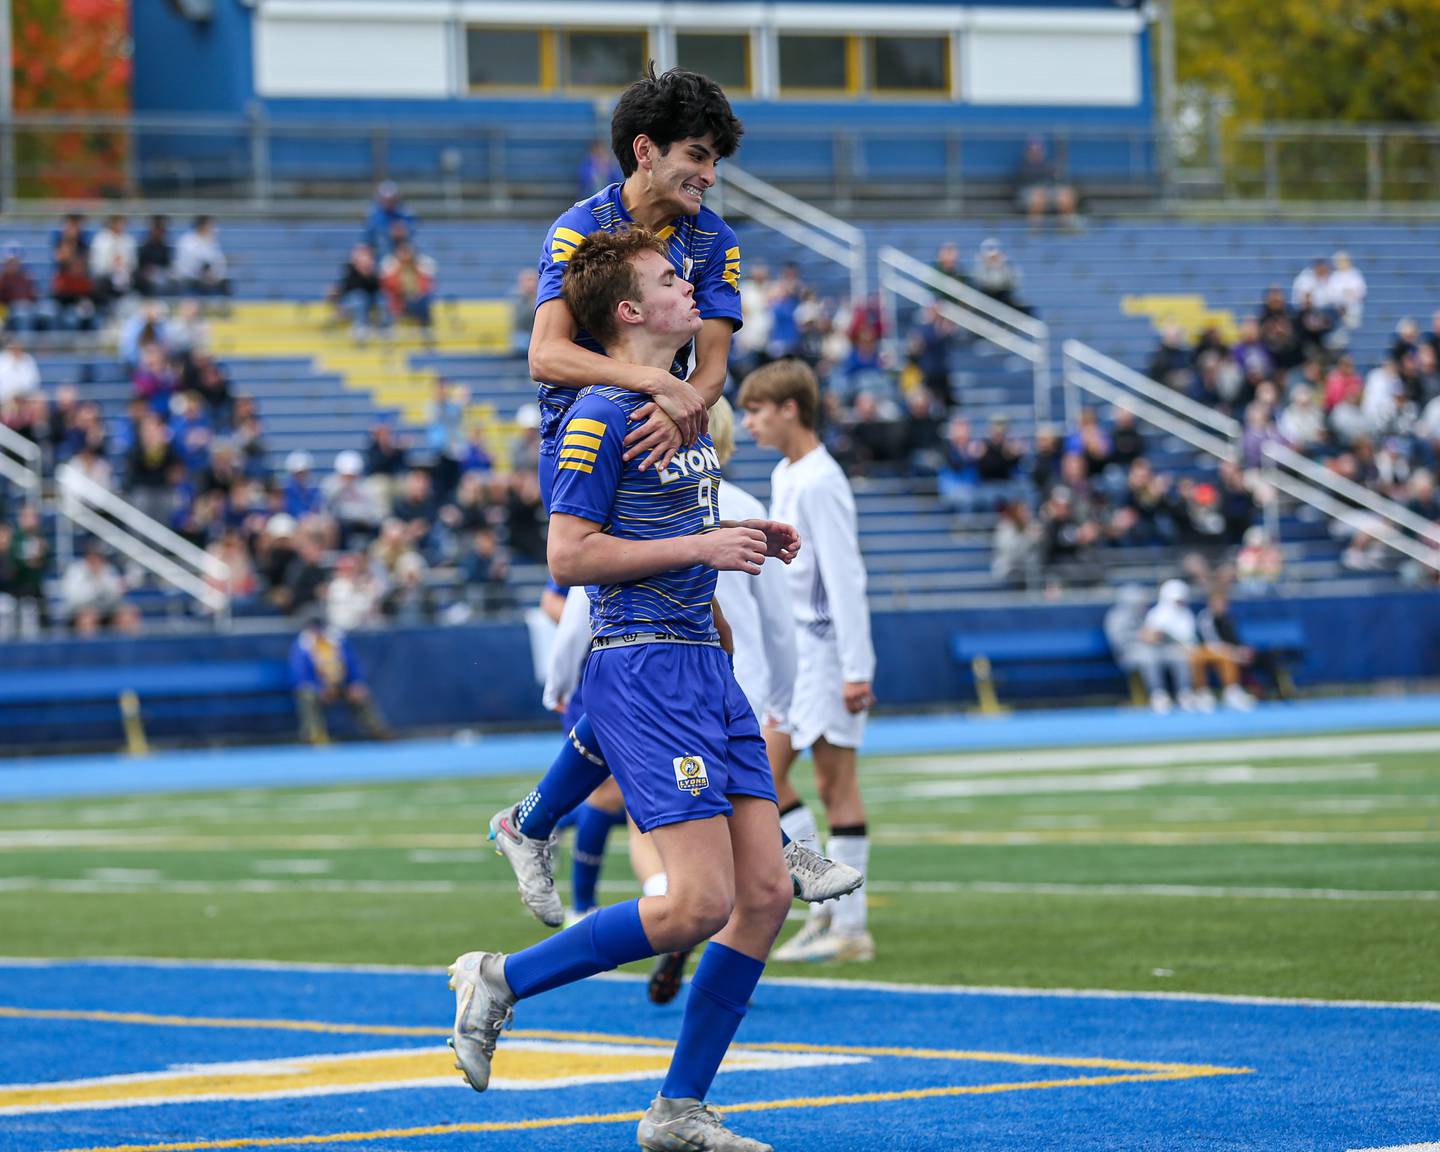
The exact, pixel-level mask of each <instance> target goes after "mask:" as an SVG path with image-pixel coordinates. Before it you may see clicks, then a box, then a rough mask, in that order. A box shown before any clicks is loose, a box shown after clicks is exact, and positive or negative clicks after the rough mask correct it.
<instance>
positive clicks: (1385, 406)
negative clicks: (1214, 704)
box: [1147, 252, 1440, 581]
mask: <svg viewBox="0 0 1440 1152" xmlns="http://www.w3.org/2000/svg"><path fill="white" fill-rule="evenodd" d="M1365 296H1366V284H1365V278H1364V275H1363V274H1362V273H1361V271H1360V270H1359V269H1358V268H1356V267H1355V265H1354V262H1353V261H1352V260H1351V259H1350V257H1349V256H1348V255H1347V254H1346V253H1345V252H1336V253H1335V254H1334V255H1333V257H1330V258H1321V259H1316V260H1315V261H1313V262H1312V263H1311V264H1309V265H1307V266H1306V267H1305V268H1303V269H1301V271H1300V272H1299V274H1298V275H1297V276H1296V277H1295V279H1294V281H1293V283H1292V284H1291V286H1290V289H1289V292H1288V293H1287V292H1286V290H1285V288H1284V287H1283V286H1281V285H1271V286H1269V287H1268V288H1266V289H1265V291H1264V293H1263V294H1262V296H1261V299H1260V302H1259V304H1258V305H1257V307H1256V310H1255V312H1254V313H1253V314H1252V315H1249V316H1246V317H1244V318H1242V319H1241V321H1240V322H1239V324H1238V330H1237V331H1236V333H1235V337H1234V339H1233V340H1232V339H1227V337H1226V335H1225V333H1223V332H1222V331H1221V330H1220V329H1219V328H1218V327H1213V326H1212V327H1209V328H1207V329H1205V330H1204V331H1202V332H1200V333H1198V334H1197V335H1196V337H1195V339H1194V340H1193V342H1192V341H1191V340H1190V339H1189V338H1188V336H1187V334H1186V333H1185V331H1184V330H1183V329H1182V328H1181V327H1180V325H1178V324H1174V323H1170V324H1166V325H1164V326H1163V328H1162V332H1161V336H1160V341H1159V344H1158V346H1157V347H1156V349H1155V351H1154V353H1153V354H1152V356H1151V358H1150V362H1149V364H1148V365H1147V372H1148V374H1149V375H1150V376H1152V377H1153V378H1154V379H1157V380H1159V381H1161V382H1163V383H1164V384H1166V385H1168V386H1169V387H1171V388H1173V389H1175V390H1176V391H1178V392H1180V393H1182V394H1184V395H1186V396H1188V397H1189V398H1190V399H1192V400H1196V401H1198V402H1200V403H1202V404H1205V405H1206V406H1207V407H1210V408H1212V409H1214V410H1215V411H1218V412H1222V413H1225V414H1227V415H1230V416H1232V417H1234V418H1235V419H1237V420H1239V421H1240V423H1241V426H1242V429H1243V431H1242V437H1241V444H1240V461H1239V463H1240V466H1241V468H1242V469H1243V471H1244V472H1245V474H1246V476H1247V477H1249V479H1250V482H1251V484H1252V487H1258V486H1260V485H1261V484H1262V480H1261V472H1262V470H1263V468H1264V466H1265V464H1266V458H1267V448H1268V446H1270V445H1277V446H1282V447H1284V448H1288V449H1291V450H1293V451H1295V452H1297V453H1299V454H1301V455H1302V456H1304V457H1307V458H1308V459H1310V460H1312V461H1314V462H1316V463H1318V464H1319V465H1321V466H1323V467H1324V468H1326V469H1328V470H1329V471H1330V472H1332V473H1333V474H1334V475H1335V476H1337V477H1340V478H1343V479H1344V480H1349V481H1353V482H1355V483H1357V484H1359V485H1361V486H1362V487H1364V488H1367V489H1369V490H1370V491H1372V492H1375V493H1377V494H1378V495H1380V496H1383V497H1386V498H1387V499H1389V500H1392V501H1395V502H1396V503H1397V504H1399V505H1401V506H1403V507H1404V508H1405V509H1407V510H1408V511H1410V512H1412V513H1414V514H1416V515H1417V516H1419V517H1421V518H1422V519H1424V520H1427V521H1430V522H1432V523H1435V522H1437V521H1440V501H1437V498H1436V493H1435V487H1436V483H1435V476H1436V470H1437V468H1440V311H1437V312H1436V313H1435V314H1434V316H1433V317H1432V318H1431V326H1430V329H1429V330H1428V331H1422V330H1421V328H1420V326H1419V325H1418V324H1417V323H1416V322H1415V321H1414V320H1412V319H1409V318H1406V319H1402V320H1400V321H1399V323H1398V324H1397V325H1396V327H1395V330H1394V332H1393V333H1392V334H1391V335H1390V336H1389V338H1388V343H1387V346H1386V348H1385V350H1384V352H1383V354H1382V355H1381V356H1380V358H1379V363H1376V364H1373V365H1368V366H1367V367H1366V369H1365V371H1364V372H1363V374H1362V371H1361V369H1360V367H1358V366H1357V364H1356V362H1355V358H1354V356H1353V355H1352V354H1351V347H1352V345H1353V344H1354V337H1355V335H1356V334H1357V332H1359V331H1360V330H1361V328H1362V325H1363V323H1364V315H1365ZM1364 523H1365V525H1366V526H1365V527H1361V528H1355V527H1354V526H1353V525H1345V524H1338V523H1337V527H1336V531H1337V532H1339V533H1344V534H1346V537H1347V542H1346V546H1345V550H1344V552H1343V554H1342V557H1341V563H1342V564H1343V565H1344V566H1345V567H1347V568H1350V569H1353V570H1360V571H1379V570H1394V571H1398V572H1399V573H1400V575H1401V576H1402V578H1404V579H1408V580H1416V581H1419V580H1429V579H1433V576H1432V575H1431V574H1430V573H1429V572H1428V570H1427V569H1426V568H1425V567H1424V566H1423V565H1420V564H1417V563H1414V562H1412V561H1408V560H1405V559H1404V557H1402V556H1401V555H1400V554H1399V553H1397V552H1396V551H1394V550H1393V549H1390V548H1388V547H1385V546H1384V543H1383V541H1384V538H1385V537H1386V534H1387V533H1390V532H1393V531H1396V530H1395V529H1393V528H1391V527H1389V526H1388V525H1387V523H1386V522H1385V521H1384V520H1383V519H1381V518H1379V517H1374V516H1369V515H1367V517H1366V519H1365V521H1364ZM1421 535H1422V537H1423V536H1424V534H1421ZM1425 543H1426V544H1427V545H1428V546H1432V547H1440V528H1437V530H1436V532H1435V533H1434V534H1432V535H1431V536H1430V537H1429V539H1428V541H1425Z"/></svg>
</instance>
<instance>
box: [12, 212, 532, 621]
mask: <svg viewBox="0 0 1440 1152" xmlns="http://www.w3.org/2000/svg"><path fill="white" fill-rule="evenodd" d="M417 226H418V225H417V221H416V219H415V217H414V215H413V214H412V213H410V212H409V211H408V210H407V209H406V208H405V206H404V204H403V203H402V202H401V201H400V198H399V195H398V191H397V190H396V189H395V188H394V186H393V185H390V184H384V185H381V186H380V188H379V189H378V190H377V195H376V199H375V202H374V204H373V205H372V206H371V208H370V211H369V214H368V216H367V218H366V221H365V225H364V231H363V239H362V241H361V242H360V243H357V245H356V246H355V248H354V249H353V250H352V253H351V260H350V261H349V262H348V263H347V269H348V270H350V271H352V272H354V273H356V277H355V282H354V283H351V284H350V285H349V286H348V287H349V290H347V291H345V292H343V293H337V295H336V297H335V300H336V303H337V304H340V305H343V306H344V307H345V308H346V309H347V314H348V316H349V317H350V319H351V320H352V321H353V323H354V325H355V327H356V329H357V334H360V335H363V336H368V335H369V333H370V332H371V331H373V330H374V329H377V328H384V327H388V326H389V325H390V324H391V323H392V321H393V320H394V319H396V318H401V317H408V318H411V319H413V320H414V321H416V322H417V323H418V324H419V325H420V326H421V327H422V329H423V330H425V331H427V332H428V330H429V328H430V325H431V311H430V299H431V294H432V292H433V264H432V263H430V262H429V261H428V259H427V258H425V257H423V256H420V255H419V254H418V253H417V251H416V249H415V246H414V235H415V231H416V229H417ZM166 236H167V233H166V221H165V220H164V218H163V217H156V218H155V219H154V220H153V221H152V226H151V229H150V231H149V232H148V233H147V234H146V236H145V237H143V238H140V239H137V238H136V237H134V236H131V235H130V234H129V233H128V232H127V229H126V221H125V219H124V217H122V216H112V217H110V218H109V219H108V220H107V221H106V224H105V227H104V228H103V229H102V230H100V231H99V232H97V233H95V234H91V233H90V232H89V231H88V230H87V229H86V227H85V221H84V219H83V218H82V217H80V216H77V215H72V216H67V217H66V218H65V220H64V221H63V222H62V223H61V225H60V227H59V228H57V229H56V232H55V234H54V236H53V237H52V249H53V252H54V256H55V267H56V274H57V275H59V274H61V273H62V272H64V271H65V270H66V269H69V271H70V272H72V273H73V274H74V275H75V276H76V277H77V278H78V276H79V275H80V273H81V272H82V271H83V272H84V273H85V274H86V275H87V276H89V277H90V278H91V282H92V288H91V289H87V290H86V291H85V292H84V293H81V294H80V295H79V296H76V297H75V298H74V299H71V300H68V301H64V302H60V303H57V302H55V301H54V300H51V301H48V302H47V301H46V300H43V299H35V298H33V297H34V295H35V294H34V293H31V292H27V290H26V288H25V285H26V283H27V282H28V272H27V271H26V269H25V267H24V264H23V262H21V261H20V259H19V254H18V249H15V248H14V247H13V246H11V247H8V248H7V249H6V259H5V262H4V266H3V272H0V288H3V290H4V292H5V295H4V296H0V300H3V301H4V302H5V303H6V305H7V310H6V328H7V329H8V331H7V334H6V336H5V338H4V339H3V342H0V423H3V424H4V426H5V427H7V428H8V429H9V430H11V431H12V432H15V433H17V434H19V435H20V436H22V437H24V438H25V439H27V440H29V441H30V442H31V443H33V444H34V445H35V446H36V447H37V448H38V449H39V450H40V454H41V459H42V461H43V464H42V468H43V471H44V472H45V474H46V475H47V476H49V475H53V474H54V472H55V470H56V469H57V468H58V467H60V466H62V465H63V466H67V467H69V468H72V469H74V470H76V471H78V472H80V473H83V474H84V476H86V477H87V478H88V479H90V480H91V481H93V482H95V483H96V484H98V485H99V486H101V487H102V488H105V489H107V490H110V491H113V492H115V493H117V494H119V495H121V496H123V497H124V498H125V499H126V500H128V501H129V502H130V503H131V504H133V505H134V506H135V507H136V508H138V509H139V510H140V511H141V512H143V513H144V514H146V515H147V516H149V517H151V518H152V519H154V520H156V521H158V522H159V523H160V524H162V525H164V526H166V527H168V528H171V529H172V530H174V531H175V532H177V533H178V534H179V535H180V536H182V537H183V538H185V539H186V540H188V541H189V542H190V543H192V544H194V545H195V546H196V547H198V548H200V549H203V550H204V551H206V552H208V553H209V554H210V555H212V556H214V557H216V558H218V559H220V560H221V561H223V562H224V564H225V565H226V568H227V570H228V572H229V575H228V577H227V578H225V579H223V580H222V579H219V578H215V579H212V581H211V582H212V584H215V585H217V586H222V589H223V591H224V592H225V593H226V595H227V597H228V601H229V605H230V610H231V611H232V612H233V613H236V614H247V613H282V614H285V615H286V616H290V617H293V618H294V619H295V620H296V621H297V622H298V621H299V620H301V619H303V618H305V616H306V614H307V613H310V614H313V613H314V612H316V611H319V612H321V613H323V614H324V615H325V616H326V617H327V618H328V619H329V620H330V621H331V623H333V624H336V625H337V626H340V627H344V628H353V627H359V626H364V625H367V624H375V623H379V622H381V621H385V620H389V621H395V622H403V623H422V622H454V621H459V620H462V619H466V618H469V617H471V616H474V615H484V614H490V613H494V612H499V611H503V610H505V609H507V608H509V607H510V606H511V605H512V599H513V598H512V594H511V588H510V574H511V566H512V563H514V562H522V563H543V561H544V549H545V522H544V517H543V514H542V513H541V511H540V498H539V492H538V488H537V486H536V484H535V483H534V464H533V461H532V462H531V463H530V466H529V467H528V469H527V470H526V475H524V476H521V475H518V474H515V473H507V472H505V471H503V469H504V467H505V465H506V464H507V463H509V462H510V461H511V460H512V459H513V460H516V461H519V462H521V463H523V462H525V461H526V459H527V457H528V454H529V452H530V450H531V448H533V446H534V442H535V439H536V432H535V429H536V428H537V427H538V412H533V411H531V410H530V409H531V408H533V406H527V408H526V409H525V410H523V411H522V413H521V414H520V421H519V422H520V425H521V433H520V436H519V438H518V439H517V442H516V444H515V445H514V446H513V447H512V448H511V449H510V450H509V451H507V452H506V453H505V454H504V458H503V459H502V460H501V462H500V469H501V470H497V468H496V466H495V463H494V461H493V460H492V459H491V451H490V448H489V446H488V445H489V435H488V430H487V428H486V427H484V426H483V424H479V423H476V422H474V421H471V420H469V419H468V418H467V417H468V413H469V407H470V405H469V394H468V392H467V390H466V389H465V388H464V387H462V386H456V385H452V384H450V383H449V382H447V381H443V380H442V381H440V383H439V384H438V385H437V389H436V394H435V398H434V401H433V403H432V406H431V417H430V419H429V421H428V424H427V426H426V427H425V428H424V429H423V430H422V432H421V434H420V435H419V436H416V437H414V438H413V439H412V437H411V436H410V435H408V434H406V433H405V432H403V431H400V430H397V429H396V428H395V427H394V426H392V425H391V424H390V423H389V422H387V421H381V422H377V423H376V424H375V425H374V426H373V427H372V429H371V431H370V433H369V437H368V440H367V441H366V442H365V443H363V444H361V443H357V445H356V446H355V448H354V449H351V450H346V451H342V452H339V453H338V454H336V456H335V457H334V459H333V460H327V461H326V462H325V463H326V464H327V465H329V467H328V468H327V469H326V471H327V472H328V473H329V474H328V475H326V476H325V478H324V479H323V480H319V479H317V468H316V465H315V461H314V460H313V458H312V457H311V455H310V453H308V452H304V451H297V452H291V453H290V454H289V455H288V456H287V457H286V458H285V460H284V467H283V468H280V469H275V468H273V467H272V465H271V463H270V461H271V459H272V453H271V452H270V450H269V446H268V445H267V440H266V428H265V422H264V418H263V414H262V412H261V408H260V405H259V403H258V401H257V400H256V399H255V398H254V397H252V396H247V395H245V394H244V393H243V390H241V389H239V388H237V386H236V384H235V383H234V381H233V380H232V378H231V375H230V373H229V371H228V370H227V368H226V366H225V365H224V364H223V363H222V362H221V361H220V360H218V359H217V358H216V356H215V355H214V353H213V351H212V348H211V333H210V324H209V320H208V318H207V317H208V314H209V313H208V308H207V307H206V306H205V304H204V301H205V299H206V298H207V297H210V296H214V295H225V294H228V292H229V289H230V284H229V279H228V273H227V271H226V264H225V259H224V255H223V252H221V250H220V249H219V246H218V239H217V229H216V227H215V225H214V222H213V221H212V220H210V219H209V218H206V217H201V218H198V219H197V220H196V222H195V227H194V228H193V229H192V230H191V231H190V232H187V233H186V234H185V235H184V236H182V237H181V239H180V242H179V244H178V245H176V246H175V247H174V248H173V250H172V248H171V246H170V244H169V242H168V240H167V238H166ZM377 251H378V252H379V253H381V258H380V260H379V262H378V263H377V262H376V261H375V253H376V252H377ZM367 273H373V278H372V279H371V280H370V281H369V282H368V283H367V282H365V280H366V275H367ZM96 285H99V287H98V288H97V287H95V286H96ZM102 323H103V324H105V325H107V330H108V334H109V335H110V336H111V337H113V339H114V344H115V349H116V352H115V355H116V357H117V359H118V361H119V363H120V365H121V366H122V371H123V372H124V373H125V375H126V376H128V378H129V380H130V385H131V397H130V401H129V404H128V408H127V411H126V417H125V419H124V420H123V421H112V422H111V424H110V426H109V427H107V423H106V420H105V419H104V416H103V414H102V411H101V408H100V406H99V404H97V403H95V402H94V401H92V400H88V399H83V398H82V396H83V392H82V389H81V388H80V387H77V383H78V382H70V381H66V382H55V381H48V380H46V379H45V368H44V365H43V363H42V362H37V360H36V358H35V356H34V355H33V354H32V352H31V351H30V348H29V346H28V341H29V340H30V339H31V334H32V333H34V332H44V331H47V330H59V329H65V330H67V331H68V330H74V329H81V328H97V327H98V326H99V325H101V324H102ZM42 360H43V356H42ZM143 580H144V574H143V572H142V571H141V570H140V569H138V568H136V567H135V566H133V565H126V566H117V565H116V563H115V562H114V560H113V559H112V558H111V557H109V556H108V555H107V554H106V551H105V549H104V548H103V547H102V546H101V545H100V544H99V543H98V542H94V541H90V542H86V543H84V545H83V548H82V555H81V556H80V557H79V558H78V559H77V560H76V561H75V562H74V564H72V565H70V566H68V567H66V568H64V570H63V571H58V570H56V569H55V566H54V562H53V558H52V557H51V555H50V544H49V541H48V540H47V538H46V534H45V532H44V531H42V525H41V523H40V521H39V519H38V515H37V512H36V509H35V508H34V507H33V506H32V505H31V504H29V503H25V502H21V501H20V500H19V499H18V497H17V494H16V493H15V492H13V491H9V490H7V489H6V488H5V486H4V485H3V482H0V634H6V633H9V634H15V633H18V634H23V635H34V634H37V633H38V632H40V631H42V630H44V629H46V628H49V627H55V626H64V627H67V628H69V629H71V630H73V631H74V632H75V633H76V634H79V635H92V634H94V633H95V632H97V631H100V630H104V629H111V630H116V631H134V630H136V629H138V628H139V627H140V616H139V614H138V613H137V612H136V611H135V609H134V605H133V603H132V602H131V600H130V599H129V598H128V594H129V593H130V592H131V591H132V590H133V588H134V586H136V585H138V584H140V583H142V582H143ZM47 581H53V582H51V583H49V586H48V589H47Z"/></svg>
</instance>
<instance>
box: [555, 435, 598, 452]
mask: <svg viewBox="0 0 1440 1152" xmlns="http://www.w3.org/2000/svg"><path fill="white" fill-rule="evenodd" d="M562 443H563V445H564V447H566V448H589V449H592V450H594V449H596V448H599V447H600V437H599V436H592V435H590V433H588V432H569V433H566V435H565V439H564V441H563V442H562Z"/></svg>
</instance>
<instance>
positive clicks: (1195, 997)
mask: <svg viewBox="0 0 1440 1152" xmlns="http://www.w3.org/2000/svg"><path fill="white" fill-rule="evenodd" d="M80 965H90V966H93V967H112V968H213V969H234V970H240V971H244V970H256V971H261V972H337V973H346V972H353V973H362V974H367V975H379V976H442V975H444V972H445V970H444V969H443V968H438V967H430V966H428V965H420V964H413V965H406V964H335V963H325V962H322V961H300V960H294V961H292V960H214V959H195V960H187V959H184V958H180V957H167V956H0V968H6V967H10V968H58V967H67V966H80ZM592 979H596V980H615V981H622V982H628V983H641V982H644V981H645V980H646V979H647V977H645V976H642V975H634V976H632V975H629V974H628V973H624V972H609V973H603V974H601V975H599V976H595V977H592ZM766 983H774V984H783V985H787V986H791V987H800V988H827V989H841V990H843V989H860V990H862V991H869V992H900V993H915V994H917V995H922V996H1011V997H1025V996H1038V997H1050V998H1055V999H1076V1000H1159V1001H1178V1002H1182V1003H1200V1004H1237V1005H1253V1006H1256V1007H1262V1008H1265V1007H1269V1008H1344V1009H1361V1010H1365V1009H1370V1010H1374V1009H1387V1010H1388V1009H1400V1010H1405V1011H1416V1012H1440V1001H1430V1000H1326V999H1324V998H1322V997H1310V996H1293V997H1292V996H1248V995H1244V994H1234V993H1224V992H1160V991H1147V990H1134V991H1127V990H1125V989H1118V988H1021V987H1012V986H1008V985H1003V984H1001V985H983V984H902V983H898V982H895V981H884V980H835V979H826V978H824V977H818V976H776V977H767V978H766Z"/></svg>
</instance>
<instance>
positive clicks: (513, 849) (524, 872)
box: [490, 808, 565, 928]
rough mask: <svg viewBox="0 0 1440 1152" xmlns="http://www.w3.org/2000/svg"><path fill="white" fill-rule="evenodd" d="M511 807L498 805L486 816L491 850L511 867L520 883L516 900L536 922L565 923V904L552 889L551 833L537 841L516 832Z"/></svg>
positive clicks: (553, 867)
mask: <svg viewBox="0 0 1440 1152" xmlns="http://www.w3.org/2000/svg"><path fill="white" fill-rule="evenodd" d="M515 814H516V809H515V808H502V809H501V810H500V811H499V812H497V813H495V815H494V816H492V817H490V839H491V840H493V841H494V842H495V851H496V852H498V853H499V854H500V855H501V856H503V857H505V859H506V860H508V861H510V867H511V868H512V869H514V872H515V880H516V882H517V883H518V884H519V885H520V899H521V900H522V901H523V902H524V904H525V907H527V908H529V909H530V911H531V912H533V913H534V914H535V918H536V919H537V920H539V921H540V923H542V924H545V925H548V926H549V927H551V928H558V927H560V925H561V924H563V923H564V922H565V905H564V904H562V903H561V902H560V894H559V893H558V892H556V891H555V863H554V860H553V859H552V857H551V849H552V848H553V847H554V846H555V834H554V833H551V835H550V838H549V839H548V840H537V839H536V838H535V837H533V836H526V835H525V834H524V833H523V832H521V831H520V829H519V827H518V826H517V825H518V821H517V820H516V818H515Z"/></svg>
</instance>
